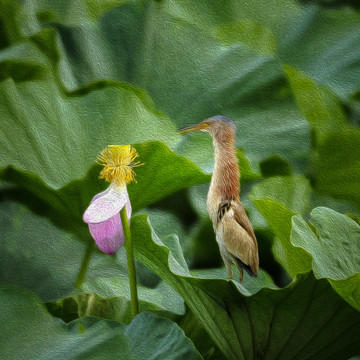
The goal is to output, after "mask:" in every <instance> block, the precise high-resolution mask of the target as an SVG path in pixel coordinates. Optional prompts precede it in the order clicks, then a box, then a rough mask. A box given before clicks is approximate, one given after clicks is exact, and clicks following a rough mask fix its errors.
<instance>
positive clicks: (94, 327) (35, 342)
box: [0, 286, 201, 360]
mask: <svg viewBox="0 0 360 360" xmlns="http://www.w3.org/2000/svg"><path fill="white" fill-rule="evenodd" d="M0 304H1V306H0V309H1V310H0V324H1V326H2V327H3V328H4V329H6V331H2V332H1V334H0V345H1V356H2V357H3V358H4V359H7V360H12V359H29V360H38V359H49V360H50V359H69V360H70V359H104V360H105V359H124V360H128V359H134V360H137V359H139V360H140V359H149V358H153V359H159V360H160V359H169V360H175V359H177V360H181V359H185V358H186V359H201V357H200V355H199V354H198V352H197V351H196V350H195V348H194V346H193V344H192V343H191V342H190V341H189V339H188V338H186V337H185V336H184V333H183V331H182V330H181V329H180V328H179V327H178V326H177V325H176V324H174V323H172V322H170V321H168V320H165V319H162V318H159V317H157V316H155V315H153V314H150V313H142V314H140V315H138V316H137V317H136V318H135V319H134V320H133V321H132V323H131V324H130V325H128V326H125V325H123V324H121V323H119V322H115V321H106V320H102V319H96V318H90V317H88V318H82V319H79V320H76V321H73V322H71V323H70V324H68V325H67V324H65V323H64V322H62V321H60V320H58V319H54V318H52V317H51V315H50V314H49V313H47V312H46V310H45V308H44V307H43V305H42V304H41V303H39V300H38V299H37V298H36V297H35V296H34V295H33V294H32V293H31V292H29V291H25V290H23V289H19V288H16V287H13V286H1V287H0Z"/></svg>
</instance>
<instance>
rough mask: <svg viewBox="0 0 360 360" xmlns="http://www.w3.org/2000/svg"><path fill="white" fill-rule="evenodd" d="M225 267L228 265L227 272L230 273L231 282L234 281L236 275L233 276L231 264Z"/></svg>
mask: <svg viewBox="0 0 360 360" xmlns="http://www.w3.org/2000/svg"><path fill="white" fill-rule="evenodd" d="M225 265H226V269H227V272H228V277H229V280H232V279H233V277H234V274H233V271H232V268H231V264H229V263H227V262H226V263H225Z"/></svg>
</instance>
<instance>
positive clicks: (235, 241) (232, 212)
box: [179, 116, 259, 283]
mask: <svg viewBox="0 0 360 360" xmlns="http://www.w3.org/2000/svg"><path fill="white" fill-rule="evenodd" d="M194 130H198V131H202V132H206V133H208V134H210V135H211V137H212V139H213V144H214V154H215V163H214V171H213V174H212V178H211V183H210V188H209V192H208V196H207V200H206V205H207V209H208V212H209V215H210V218H211V221H212V223H213V227H214V231H215V234H216V241H217V243H218V244H219V249H220V254H221V257H222V259H223V261H224V263H225V266H226V268H227V271H228V275H229V279H232V278H233V271H232V268H231V265H232V263H235V265H236V266H237V268H238V270H239V273H240V282H241V283H243V269H244V270H245V271H246V272H247V273H248V274H249V275H251V276H257V273H258V269H259V255H258V245H257V241H256V237H255V233H254V230H253V228H252V226H251V223H250V220H249V218H248V216H247V215H246V212H245V210H244V207H243V205H242V204H241V202H240V170H239V164H238V159H237V156H236V151H235V133H236V125H235V122H234V121H233V120H232V119H230V118H228V117H226V116H214V117H211V118H208V119H206V120H204V121H202V122H200V123H199V124H196V125H191V126H188V127H186V128H183V129H180V130H179V132H180V133H181V134H182V133H186V132H188V131H194Z"/></svg>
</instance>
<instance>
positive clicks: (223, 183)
mask: <svg viewBox="0 0 360 360" xmlns="http://www.w3.org/2000/svg"><path fill="white" fill-rule="evenodd" d="M224 140H225V141H224ZM213 143H214V155H215V163H214V171H213V175H212V178H211V185H210V191H211V193H212V195H213V196H214V197H215V198H217V199H220V201H222V200H235V199H236V198H239V192H240V171H239V163H238V158H237V156H236V151H235V148H234V145H235V138H234V137H233V136H230V137H229V138H228V139H221V141H219V139H217V138H216V137H215V138H214V139H213Z"/></svg>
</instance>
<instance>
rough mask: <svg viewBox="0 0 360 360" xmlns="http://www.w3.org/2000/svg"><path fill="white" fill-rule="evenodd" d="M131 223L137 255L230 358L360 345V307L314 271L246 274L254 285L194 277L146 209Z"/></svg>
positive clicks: (347, 351) (306, 354)
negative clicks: (272, 281) (288, 277)
mask: <svg viewBox="0 0 360 360" xmlns="http://www.w3.org/2000/svg"><path fill="white" fill-rule="evenodd" d="M131 230H132V235H133V239H134V245H135V248H136V257H137V258H138V259H139V260H140V261H141V262H142V263H144V264H145V265H146V266H148V267H149V268H150V269H151V270H153V271H154V272H155V273H157V274H158V275H159V276H160V277H162V278H163V279H164V280H165V281H166V282H168V283H169V284H170V285H171V286H172V287H174V289H176V290H177V291H178V292H179V294H180V295H181V296H182V297H183V298H184V301H185V302H186V304H187V306H188V307H189V308H190V310H191V311H192V313H193V314H194V316H195V317H196V319H197V321H198V322H199V323H200V324H201V326H203V328H204V329H206V331H207V332H208V334H209V335H210V337H211V338H212V339H213V341H214V343H215V344H216V346H217V347H218V348H219V349H220V350H221V351H222V353H223V354H224V357H226V358H227V359H255V358H259V357H260V358H265V357H266V358H267V359H288V358H297V359H305V358H314V357H315V358H318V359H348V358H349V357H350V356H352V355H355V354H357V353H358V352H359V339H360V338H359V336H360V335H359V332H358V327H359V323H360V314H359V313H358V312H357V311H356V310H354V309H353V308H352V307H351V306H350V305H348V304H347V303H346V302H345V301H344V300H343V299H342V298H341V297H340V296H339V295H338V294H336V292H334V290H333V289H332V287H331V286H330V284H329V283H328V282H327V281H326V280H316V279H315V278H314V276H313V275H312V274H311V273H309V274H306V275H303V276H298V277H297V278H296V279H295V280H294V281H293V283H292V284H291V285H290V286H288V287H286V288H284V289H278V288H275V287H274V285H272V286H271V287H268V284H269V283H268V282H264V280H265V278H263V277H260V279H255V280H254V279H250V278H249V277H246V278H245V283H246V287H244V286H242V285H240V284H239V283H237V282H236V281H230V282H229V281H227V280H226V279H219V278H217V279H214V278H212V279H210V278H198V277H191V276H189V274H188V270H187V268H186V267H184V266H182V265H181V264H180V263H179V262H176V261H175V259H174V258H173V255H172V251H170V250H169V248H168V247H166V246H165V245H164V244H163V243H162V242H161V241H160V240H159V239H158V238H157V237H156V236H155V235H154V233H153V232H152V229H151V228H150V226H149V223H148V222H147V217H146V216H145V215H139V216H136V217H134V218H133V219H132V222H131ZM153 236H155V237H153ZM267 281H268V280H267ZM254 284H256V286H254ZM294 309H296V311H294ZM208 350H209V349H208V348H207V349H206V350H205V351H208Z"/></svg>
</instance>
